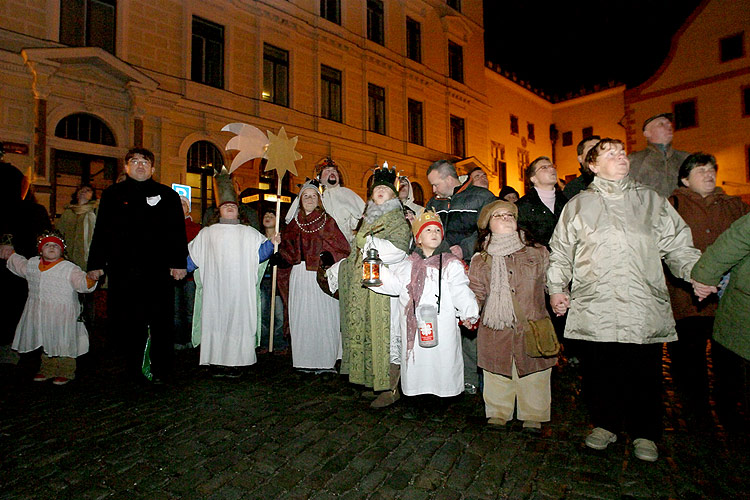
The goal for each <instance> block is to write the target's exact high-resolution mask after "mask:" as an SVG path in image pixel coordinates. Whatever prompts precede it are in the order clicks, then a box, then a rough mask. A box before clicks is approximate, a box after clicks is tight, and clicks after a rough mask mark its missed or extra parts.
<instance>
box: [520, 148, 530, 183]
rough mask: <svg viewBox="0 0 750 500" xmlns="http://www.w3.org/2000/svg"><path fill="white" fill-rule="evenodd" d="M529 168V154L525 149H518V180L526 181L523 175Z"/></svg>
mask: <svg viewBox="0 0 750 500" xmlns="http://www.w3.org/2000/svg"><path fill="white" fill-rule="evenodd" d="M528 166H529V152H528V151H527V150H525V149H523V148H518V180H519V181H522V180H524V178H523V174H524V170H526V167H528Z"/></svg>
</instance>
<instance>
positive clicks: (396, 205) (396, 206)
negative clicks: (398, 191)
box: [363, 198, 401, 224]
mask: <svg viewBox="0 0 750 500" xmlns="http://www.w3.org/2000/svg"><path fill="white" fill-rule="evenodd" d="M393 210H401V201H399V199H398V198H391V199H390V200H386V201H384V202H383V204H382V205H376V204H375V202H374V201H372V200H370V201H368V202H367V207H366V208H365V214H364V216H363V218H364V221H365V224H372V223H373V222H375V221H376V220H378V219H379V218H380V217H381V216H383V215H385V214H387V213H388V212H391V211H393Z"/></svg>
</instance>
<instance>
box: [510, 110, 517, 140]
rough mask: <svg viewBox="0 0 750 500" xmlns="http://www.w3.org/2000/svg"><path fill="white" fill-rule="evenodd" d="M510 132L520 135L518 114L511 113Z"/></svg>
mask: <svg viewBox="0 0 750 500" xmlns="http://www.w3.org/2000/svg"><path fill="white" fill-rule="evenodd" d="M510 133H511V134H512V135H518V117H517V116H516V115H510Z"/></svg>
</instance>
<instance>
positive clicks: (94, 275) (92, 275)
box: [86, 269, 104, 281]
mask: <svg viewBox="0 0 750 500" xmlns="http://www.w3.org/2000/svg"><path fill="white" fill-rule="evenodd" d="M103 275H104V270H103V269H95V270H93V271H89V272H88V273H86V277H87V278H88V279H90V280H92V281H99V278H101V277H102V276H103Z"/></svg>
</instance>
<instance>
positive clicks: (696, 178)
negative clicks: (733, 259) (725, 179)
mask: <svg viewBox="0 0 750 500" xmlns="http://www.w3.org/2000/svg"><path fill="white" fill-rule="evenodd" d="M716 169H717V166H716V158H714V157H713V155H710V154H706V153H694V154H692V155H690V156H688V157H687V158H686V159H685V161H684V162H683V164H682V166H681V167H680V172H679V176H680V184H681V186H680V187H679V188H677V189H676V190H675V191H674V193H672V196H670V197H669V201H670V203H671V204H672V206H674V208H675V209H676V210H677V212H678V213H679V214H680V215H681V216H682V218H683V219H684V220H685V222H686V223H687V225H688V226H690V230H691V231H692V233H693V244H694V245H695V247H696V248H698V249H699V250H700V251H701V252H705V251H706V248H708V246H709V245H711V244H712V243H713V242H714V241H716V238H718V237H719V235H720V234H721V233H723V232H724V231H725V230H726V229H728V228H729V226H731V225H732V223H733V222H734V221H736V220H737V219H739V218H740V217H742V216H743V215H745V214H746V213H748V211H750V207H749V206H748V205H746V204H745V203H744V202H743V201H742V200H741V199H740V198H739V197H737V196H729V195H727V194H725V193H724V191H723V190H722V189H721V188H720V187H716ZM669 278H670V279H669V280H668V281H667V284H668V285H669V295H670V299H671V301H672V310H673V312H674V319H675V320H676V323H677V336H678V339H677V341H676V342H670V343H668V344H667V346H668V349H669V356H670V358H671V360H672V378H673V380H674V382H675V384H677V387H678V389H679V390H680V392H682V395H683V397H684V398H685V403H686V407H687V409H688V411H690V412H691V413H693V414H695V416H697V417H698V418H700V419H704V420H706V421H707V420H708V418H709V413H710V409H709V405H708V375H707V367H706V341H707V340H708V339H710V338H711V332H712V330H713V323H714V315H715V314H716V306H717V304H718V299H717V297H716V295H711V296H710V297H709V298H708V299H706V300H703V301H701V302H699V301H698V299H697V298H696V297H695V295H694V294H693V290H692V287H691V286H690V284H689V283H688V282H686V281H683V280H680V279H677V278H674V277H673V276H671V275H670V276H669ZM721 350H722V347H721V346H716V344H712V353H713V356H714V358H717V357H718V358H721V354H722V353H721V352H720V351H721ZM718 361H719V359H714V367H715V368H716V369H717V370H719V371H720V370H721V366H720V365H721V363H719V362H718ZM717 396H718V394H717ZM717 403H718V404H719V406H721V401H717Z"/></svg>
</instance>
